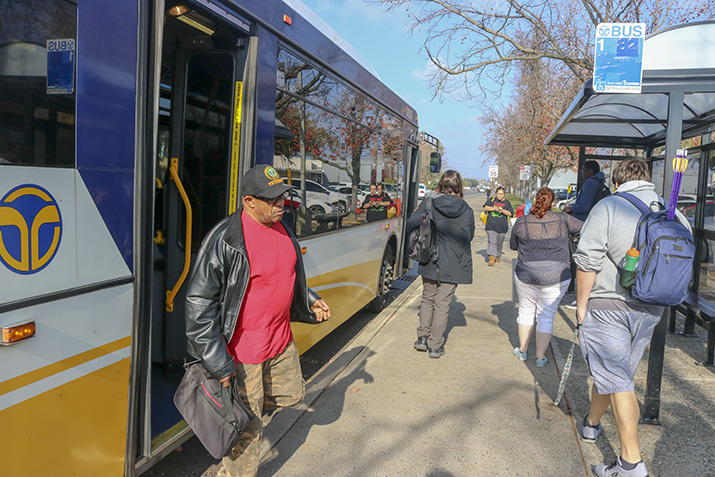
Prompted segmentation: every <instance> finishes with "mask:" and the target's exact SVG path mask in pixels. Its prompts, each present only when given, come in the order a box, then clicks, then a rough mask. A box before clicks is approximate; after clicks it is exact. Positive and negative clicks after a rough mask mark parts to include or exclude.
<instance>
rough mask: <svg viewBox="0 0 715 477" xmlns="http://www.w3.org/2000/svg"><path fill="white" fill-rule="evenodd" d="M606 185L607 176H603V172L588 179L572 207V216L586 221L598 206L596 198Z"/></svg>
mask: <svg viewBox="0 0 715 477" xmlns="http://www.w3.org/2000/svg"><path fill="white" fill-rule="evenodd" d="M605 184H606V176H604V175H603V172H598V173H596V174H594V175H592V176H591V177H589V178H588V179H586V180H585V181H584V183H583V185H582V186H581V190H580V191H579V192H578V194H577V195H576V201H575V202H574V205H573V207H571V215H573V216H574V217H576V218H577V219H579V220H586V217H588V213H589V212H591V209H592V208H593V206H594V205H596V198H597V197H598V194H599V192H601V189H603V187H605Z"/></svg>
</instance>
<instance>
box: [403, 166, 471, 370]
mask: <svg viewBox="0 0 715 477" xmlns="http://www.w3.org/2000/svg"><path fill="white" fill-rule="evenodd" d="M462 197H464V192H463V188H462V178H461V177H460V175H459V172H457V171H447V172H445V173H444V174H443V175H442V178H441V179H440V180H439V184H438V185H437V190H436V193H435V194H433V195H432V196H431V197H429V198H426V199H423V200H422V203H421V204H420V206H419V207H418V208H417V210H416V211H414V212H413V213H412V215H411V216H410V218H409V219H408V220H407V235H408V236H409V234H410V232H411V231H412V230H413V229H416V228H417V227H419V225H420V216H421V215H422V212H423V211H424V210H425V205H426V201H428V200H431V201H432V211H433V216H434V223H435V227H436V228H437V248H438V252H439V253H438V257H439V258H438V259H437V263H436V264H435V263H432V262H429V263H427V264H426V265H421V264H420V266H419V268H418V269H417V272H418V273H419V274H420V275H421V276H422V307H421V309H420V324H419V326H418V327H417V341H415V349H416V350H417V351H428V350H429V357H430V358H439V357H440V356H442V355H443V354H444V332H445V331H446V330H447V316H448V315H449V304H450V303H451V301H452V296H454V292H455V291H456V290H457V285H458V284H459V283H472V249H471V242H472V238H474V212H473V211H472V209H471V208H470V207H469V206H468V205H467V203H466V202H465V201H464V199H463V198H462Z"/></svg>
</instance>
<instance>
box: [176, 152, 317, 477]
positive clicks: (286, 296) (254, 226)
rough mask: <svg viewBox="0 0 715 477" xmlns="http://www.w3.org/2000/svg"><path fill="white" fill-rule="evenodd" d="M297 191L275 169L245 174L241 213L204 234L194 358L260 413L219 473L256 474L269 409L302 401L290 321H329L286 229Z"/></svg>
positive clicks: (192, 317)
mask: <svg viewBox="0 0 715 477" xmlns="http://www.w3.org/2000/svg"><path fill="white" fill-rule="evenodd" d="M290 189H291V186H289V185H288V184H286V183H285V182H283V180H282V179H281V178H280V177H279V176H278V173H277V172H276V170H275V169H274V168H273V167H271V166H268V165H260V166H256V167H253V168H252V169H250V170H249V171H248V172H246V174H245V175H244V176H243V178H242V180H241V195H242V199H241V207H240V208H239V210H238V211H237V212H236V213H234V214H232V215H230V216H229V217H227V218H225V219H223V220H222V221H221V222H219V223H218V224H217V225H216V226H215V227H214V228H213V229H212V230H211V232H209V234H208V235H207V236H206V238H205V239H204V242H203V243H202V244H201V250H199V255H198V257H197V260H196V263H195V265H194V271H193V272H192V276H191V280H190V282H189V288H188V291H187V306H186V309H187V311H186V334H187V338H188V342H189V352H190V353H191V354H192V355H194V356H195V357H196V358H199V359H201V360H202V364H203V365H204V367H205V368H206V370H207V371H208V372H209V373H211V374H212V376H213V377H215V378H216V379H218V380H220V381H221V382H222V383H224V386H229V385H231V383H232V382H235V385H236V386H237V389H238V392H239V395H240V396H241V399H242V400H243V403H244V405H245V406H246V408H247V409H248V410H250V412H251V413H252V416H251V421H250V422H249V424H248V426H247V427H246V431H245V432H244V434H243V435H242V436H241V440H240V441H239V442H238V444H237V445H236V447H234V448H233V451H232V452H231V454H229V455H228V456H226V457H224V459H223V468H222V469H221V471H220V472H219V475H230V476H254V475H256V473H257V471H258V463H259V453H260V443H261V436H262V434H263V427H264V426H265V424H267V423H268V421H269V420H270V414H266V412H267V411H268V412H270V411H272V410H274V409H277V408H280V407H286V406H293V405H295V404H297V403H299V402H300V401H301V400H302V399H303V395H304V394H305V383H304V382H303V377H302V373H301V369H300V361H299V358H298V350H297V349H296V346H295V343H294V342H293V335H292V333H291V328H290V321H291V320H299V321H307V322H312V323H318V322H321V321H324V320H326V319H328V318H329V317H330V307H329V306H328V304H327V303H326V302H325V301H324V300H323V299H322V298H320V297H319V296H318V295H317V294H315V292H313V291H312V290H311V289H310V288H308V285H307V283H306V277H305V270H304V267H303V260H302V256H301V252H300V245H299V244H298V241H297V240H296V238H295V236H293V234H292V232H291V231H290V229H289V228H288V227H286V226H284V225H283V224H282V223H281V222H280V220H281V218H282V217H283V205H284V199H285V197H284V194H285V192H286V191H288V190H290ZM234 377H236V379H235V380H232V378H234Z"/></svg>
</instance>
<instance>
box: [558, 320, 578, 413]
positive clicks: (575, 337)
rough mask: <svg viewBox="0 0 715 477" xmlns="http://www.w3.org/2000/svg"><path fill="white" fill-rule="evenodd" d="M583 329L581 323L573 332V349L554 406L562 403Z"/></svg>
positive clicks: (566, 363) (567, 358) (570, 351)
mask: <svg viewBox="0 0 715 477" xmlns="http://www.w3.org/2000/svg"><path fill="white" fill-rule="evenodd" d="M579 329H581V323H577V324H576V329H575V330H574V332H573V343H571V349H570V350H569V353H568V355H567V356H566V362H565V363H564V369H563V371H562V372H561V380H560V381H559V390H558V392H557V393H556V399H554V406H558V405H559V403H560V402H561V398H562V397H563V395H564V390H565V389H566V380H567V379H568V378H569V374H571V365H572V363H573V352H574V348H576V342H577V341H578V330H579Z"/></svg>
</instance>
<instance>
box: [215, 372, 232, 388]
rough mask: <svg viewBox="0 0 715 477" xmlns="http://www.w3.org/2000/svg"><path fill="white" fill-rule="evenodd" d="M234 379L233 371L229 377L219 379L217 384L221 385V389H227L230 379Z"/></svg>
mask: <svg viewBox="0 0 715 477" xmlns="http://www.w3.org/2000/svg"><path fill="white" fill-rule="evenodd" d="M235 377H236V371H234V372H233V373H232V374H231V375H230V376H226V377H225V378H223V379H219V382H220V383H221V384H223V387H225V388H227V387H229V386H230V385H231V378H235Z"/></svg>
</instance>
